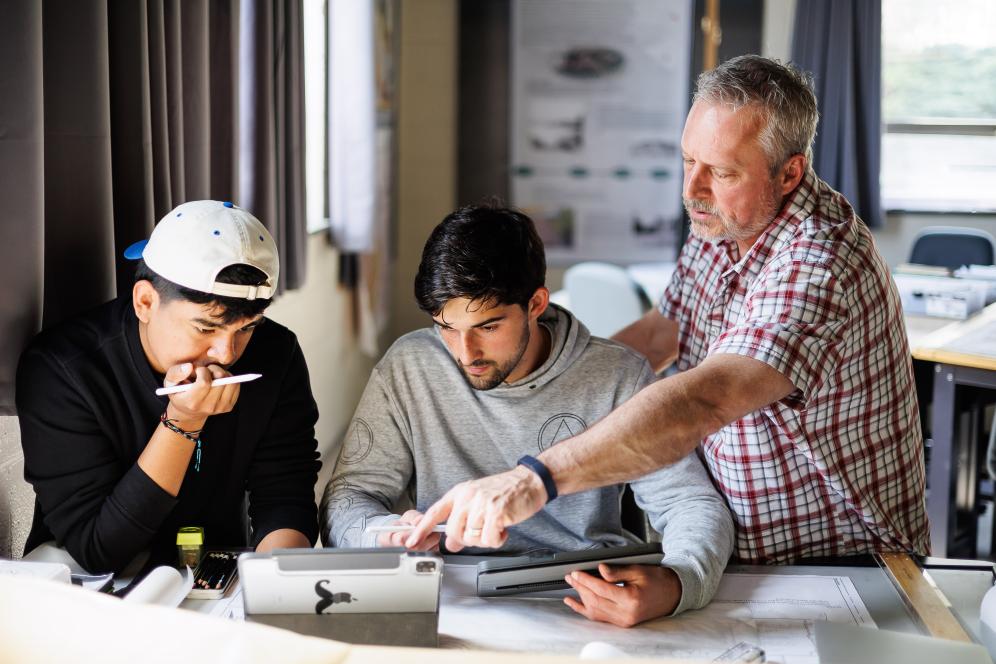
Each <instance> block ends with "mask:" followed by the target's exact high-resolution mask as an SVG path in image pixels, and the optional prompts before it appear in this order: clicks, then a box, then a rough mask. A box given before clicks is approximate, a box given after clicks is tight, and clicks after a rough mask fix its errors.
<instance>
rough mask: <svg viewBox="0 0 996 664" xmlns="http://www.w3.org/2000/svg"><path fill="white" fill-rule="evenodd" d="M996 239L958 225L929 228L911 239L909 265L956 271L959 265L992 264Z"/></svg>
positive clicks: (981, 231)
mask: <svg viewBox="0 0 996 664" xmlns="http://www.w3.org/2000/svg"><path fill="white" fill-rule="evenodd" d="M994 259H996V239H994V238H993V236H992V235H991V234H989V233H987V232H986V231H983V230H978V229H975V228H961V227H957V226H928V227H927V228H924V229H923V230H922V231H920V232H919V233H917V235H916V237H915V238H913V249H912V250H911V251H910V262H911V263H918V264H920V265H937V266H940V267H946V268H948V269H949V270H957V269H958V268H959V267H961V266H962V265H992V264H993V262H994Z"/></svg>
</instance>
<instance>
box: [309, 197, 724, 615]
mask: <svg viewBox="0 0 996 664" xmlns="http://www.w3.org/2000/svg"><path fill="white" fill-rule="evenodd" d="M545 277H546V260H545V257H544V253H543V245H542V241H541V240H540V239H539V236H538V235H537V233H536V230H535V227H534V226H533V223H532V221H531V220H530V219H529V218H528V217H526V216H525V215H523V214H522V213H520V212H517V211H514V210H509V209H503V208H496V207H467V208H461V209H460V210H457V211H456V212H454V213H452V214H450V215H449V216H448V217H446V219H444V220H443V221H442V223H440V224H439V226H437V227H436V229H435V230H434V231H433V232H432V234H431V236H430V237H429V240H428V242H427V243H426V246H425V248H424V250H423V253H422V262H421V264H420V266H419V271H418V275H417V277H416V279H415V294H416V299H417V300H418V304H419V307H420V308H421V309H422V310H423V311H425V312H426V313H428V314H429V315H431V316H432V319H433V323H434V326H433V328H426V329H422V330H418V331H415V332H412V333H410V334H407V335H405V336H403V337H401V338H400V339H399V340H398V341H397V342H395V343H394V345H393V346H392V347H391V348H390V349H389V350H388V351H387V353H386V354H385V355H384V358H383V359H382V360H381V361H380V362H379V363H378V365H377V366H376V367H375V368H374V370H373V374H372V375H371V377H370V380H369V382H368V383H367V387H366V390H365V391H364V393H363V396H362V398H361V400H360V404H359V406H358V407H357V409H356V413H355V415H354V417H353V421H352V423H351V425H350V427H349V429H348V431H347V433H346V438H345V441H344V443H343V447H342V450H341V453H340V456H339V461H338V464H337V466H336V470H335V473H334V475H333V477H332V479H331V481H330V482H329V484H328V486H327V487H326V488H325V494H324V498H323V500H322V509H321V513H322V521H323V537H324V541H325V543H326V544H327V545H330V546H398V545H400V544H401V543H402V542H404V540H405V538H406V537H407V534H406V533H393V534H388V533H376V532H369V531H367V528H368V527H370V526H376V525H387V524H395V523H406V524H414V523H416V522H417V521H418V520H419V518H420V517H421V511H422V510H424V509H426V508H427V507H428V506H429V505H431V504H432V503H433V502H434V501H436V500H437V499H439V498H440V497H441V496H442V495H443V494H445V493H446V491H447V490H448V489H449V488H450V487H451V486H452V485H453V484H456V483H458V482H462V481H466V480H470V479H474V478H477V477H482V476H485V475H490V474H493V473H497V472H500V471H503V470H506V469H508V468H510V467H514V466H515V465H516V463H520V462H523V460H524V459H525V460H526V461H525V463H528V458H530V455H533V454H538V453H539V452H542V451H543V450H544V449H546V448H548V447H549V446H551V445H555V444H556V443H558V442H560V441H561V440H564V439H567V438H570V437H571V436H574V435H576V434H578V433H580V432H581V431H583V430H584V429H586V428H587V427H589V426H591V425H592V424H593V423H595V422H596V421H598V420H600V419H601V418H602V417H604V416H606V415H607V414H608V413H609V412H611V411H612V410H613V409H614V408H616V407H617V406H619V405H620V404H622V403H623V402H625V401H626V400H627V399H629V398H630V396H632V395H633V394H635V393H637V392H638V391H640V389H641V388H643V387H644V386H646V385H647V384H649V383H651V382H653V380H654V374H653V372H652V371H651V369H650V366H649V365H648V364H647V361H646V360H645V359H644V358H643V357H642V356H641V355H638V354H637V353H635V352H633V351H632V350H630V349H628V348H626V347H624V346H622V345H620V344H617V343H614V342H611V341H608V340H605V339H600V338H597V337H592V336H591V335H590V334H589V333H588V330H587V329H586V328H585V327H584V325H582V324H581V323H580V322H579V321H578V320H577V319H576V318H574V316H573V315H571V314H570V313H569V312H568V311H566V310H564V309H561V308H560V307H557V306H556V305H550V304H549V291H547V289H546V288H545V287H544V285H543V284H544V281H545ZM631 486H632V488H633V492H634V495H635V497H636V500H637V504H638V505H639V506H640V507H641V508H642V509H643V510H644V511H645V512H646V513H647V516H648V517H649V520H650V523H651V524H652V525H653V527H654V529H655V530H657V531H658V532H659V533H661V536H662V541H663V548H664V559H663V561H662V563H661V565H660V566H656V565H634V566H627V567H614V568H609V567H608V566H603V569H602V570H601V574H602V576H603V578H604V579H605V580H601V579H598V578H595V577H593V576H590V575H587V574H583V573H575V574H574V575H571V576H570V577H568V579H567V580H568V583H571V585H573V586H574V588H575V589H576V590H577V591H578V593H579V595H580V599H581V601H580V602H579V601H576V600H573V599H570V598H568V599H567V600H565V601H566V602H567V604H568V605H569V606H571V608H573V609H574V610H575V611H577V612H579V613H582V614H584V615H585V616H587V617H588V618H591V619H594V620H602V621H607V622H612V623H615V624H619V625H625V626H629V625H633V624H636V623H638V622H642V621H644V620H648V619H650V618H654V617H657V616H661V615H670V614H677V613H680V612H681V611H684V610H687V609H695V608H700V607H702V606H704V605H705V604H706V603H708V602H709V600H710V599H711V598H712V596H713V594H714V592H715V590H716V586H717V584H718V583H719V579H720V576H721V575H722V573H723V569H724V568H725V566H726V562H727V560H728V559H729V557H730V552H731V550H732V546H733V521H732V518H731V517H730V514H729V511H728V510H727V507H726V505H725V503H724V502H723V500H722V499H721V498H720V497H719V495H718V494H717V493H716V491H715V490H714V488H713V486H712V484H711V483H710V481H709V479H708V477H707V475H706V473H705V470H704V469H703V467H702V465H701V463H700V462H699V460H698V458H697V457H696V456H695V455H694V454H691V455H689V456H688V457H686V458H685V459H683V460H681V461H680V462H678V463H676V464H674V465H672V466H670V467H667V468H665V469H663V470H660V471H658V472H655V473H653V474H651V475H647V476H646V477H643V478H641V479H639V480H637V481H635V482H633V483H632V484H631ZM622 491H623V486H622V485H616V486H610V487H605V488H602V489H597V490H593V491H588V492H585V493H578V494H574V495H570V496H564V497H562V498H560V499H558V500H556V501H554V502H550V503H548V504H547V506H546V507H545V508H544V509H543V510H542V511H541V512H539V513H538V514H536V515H535V516H534V517H532V518H531V519H529V520H527V521H525V522H523V523H521V524H519V525H517V526H514V527H512V528H510V529H509V531H508V532H509V535H508V539H507V541H506V542H505V543H504V545H503V546H502V547H501V552H502V553H526V552H532V551H538V550H556V551H573V550H580V549H590V548H597V547H606V546H618V545H623V544H627V543H633V542H635V541H637V539H636V537H635V536H633V535H632V534H630V533H629V532H627V531H626V530H624V529H623V528H622V525H621V514H620V498H621V496H622ZM404 505H414V509H411V510H403V507H402V506H404ZM400 512H403V513H400ZM480 525H481V524H466V527H467V528H468V530H473V528H472V526H478V527H479V526H480ZM438 545H439V535H438V534H431V535H429V536H428V537H427V538H426V539H424V540H423V541H421V542H419V543H418V545H417V548H421V549H434V548H438ZM487 551H488V550H486V549H480V550H469V551H468V552H470V553H484V552H487ZM617 584H621V585H617Z"/></svg>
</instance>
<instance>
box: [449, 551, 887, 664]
mask: <svg viewBox="0 0 996 664" xmlns="http://www.w3.org/2000/svg"><path fill="white" fill-rule="evenodd" d="M476 574H477V570H476V567H474V566H473V565H455V564H447V567H446V575H445V577H444V582H443V601H442V608H441V609H440V616H439V641H440V646H442V647H444V648H480V649H489V650H498V651H523V652H543V653H547V654H554V653H555V654H569V655H577V654H578V653H579V652H580V651H581V648H582V647H583V646H584V645H585V644H586V643H588V642H591V641H600V642H604V643H607V644H610V645H611V646H613V647H615V648H617V649H619V650H620V651H622V652H624V653H625V654H626V655H629V656H633V657H679V658H680V657H685V658H689V659H704V660H712V659H714V658H715V657H717V656H718V655H720V654H721V653H722V652H724V651H725V650H727V649H728V648H730V647H732V646H733V645H735V644H737V643H739V642H741V641H746V642H749V643H752V644H755V645H757V646H759V647H761V648H762V649H763V650H764V651H765V653H766V656H767V661H769V662H782V663H783V664H811V663H812V664H815V663H816V662H819V657H818V655H817V652H816V644H815V637H814V625H815V623H816V622H819V621H830V622H835V623H843V624H848V625H860V626H865V627H875V623H874V621H873V620H872V618H871V615H870V614H869V613H868V610H867V608H866V607H865V605H864V602H862V600H861V598H860V597H859V596H858V593H857V590H856V589H855V587H854V584H853V583H852V582H851V580H850V579H849V578H847V577H838V576H795V575H793V576H785V575H774V574H726V575H725V576H724V577H723V580H722V582H721V583H720V586H719V590H718V591H717V593H716V597H715V598H714V599H713V601H712V603H710V604H709V605H708V606H707V607H705V608H704V609H701V610H698V611H690V612H688V613H685V614H682V615H681V616H678V617H675V618H660V619H657V620H653V621H650V622H648V623H644V624H642V625H639V626H638V627H635V628H631V629H623V628H621V627H615V626H613V625H608V624H604V623H595V622H591V621H589V620H587V619H585V618H584V617H583V616H580V615H578V614H576V613H574V611H572V610H571V609H570V608H569V607H567V606H566V605H565V604H564V603H563V600H562V599H561V598H559V597H558V598H511V597H499V598H479V597H477V596H476V592H475V584H476Z"/></svg>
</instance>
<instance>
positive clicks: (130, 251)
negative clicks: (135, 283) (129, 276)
mask: <svg viewBox="0 0 996 664" xmlns="http://www.w3.org/2000/svg"><path fill="white" fill-rule="evenodd" d="M148 243H149V241H148V240H139V241H138V242H136V243H135V244H133V245H131V246H130V247H128V248H127V249H125V250H124V257H125V258H127V259H128V260H130V261H137V260H138V259H139V258H141V257H142V251H144V250H145V245H147V244H148Z"/></svg>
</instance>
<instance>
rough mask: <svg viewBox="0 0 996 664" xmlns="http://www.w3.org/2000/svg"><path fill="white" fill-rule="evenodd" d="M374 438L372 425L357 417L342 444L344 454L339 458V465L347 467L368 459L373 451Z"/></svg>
mask: <svg viewBox="0 0 996 664" xmlns="http://www.w3.org/2000/svg"><path fill="white" fill-rule="evenodd" d="M373 444H374V437H373V431H372V430H371V429H370V425H369V424H367V423H366V422H364V421H363V419H362V418H359V417H357V418H356V419H354V420H353V423H352V424H351V425H350V426H349V431H347V432H346V439H345V440H344V441H343V443H342V454H341V455H340V456H339V463H344V464H346V465H350V464H354V463H359V462H361V461H363V460H364V459H366V458H367V455H368V454H370V450H372V449H373Z"/></svg>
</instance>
